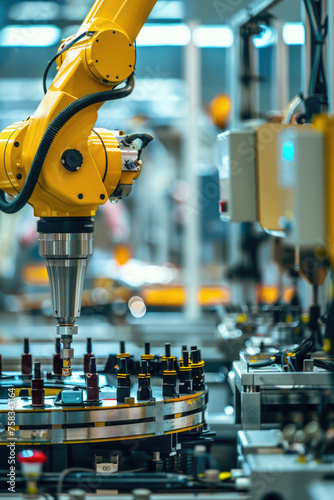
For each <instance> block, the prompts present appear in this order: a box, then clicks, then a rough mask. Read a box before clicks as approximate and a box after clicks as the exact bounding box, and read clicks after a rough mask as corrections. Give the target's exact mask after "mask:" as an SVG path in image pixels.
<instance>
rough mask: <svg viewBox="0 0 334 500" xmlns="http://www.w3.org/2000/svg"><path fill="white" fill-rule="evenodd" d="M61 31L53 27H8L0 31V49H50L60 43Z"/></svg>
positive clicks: (35, 25) (36, 25)
mask: <svg viewBox="0 0 334 500" xmlns="http://www.w3.org/2000/svg"><path fill="white" fill-rule="evenodd" d="M60 35H61V31H60V29H59V28H58V27H57V26H53V25H48V26H46V25H38V24H32V25H29V26H28V25H24V26H20V25H14V24H13V25H10V26H6V27H5V28H3V29H2V30H1V31H0V46H1V47H51V46H52V45H55V44H57V43H58V42H59V41H60V38H61V37H60Z"/></svg>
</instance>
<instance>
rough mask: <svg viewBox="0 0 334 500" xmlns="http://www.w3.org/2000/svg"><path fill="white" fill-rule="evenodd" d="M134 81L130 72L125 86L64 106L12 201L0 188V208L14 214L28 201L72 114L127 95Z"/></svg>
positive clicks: (51, 124) (44, 136)
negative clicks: (50, 153) (58, 136)
mask: <svg viewBox="0 0 334 500" xmlns="http://www.w3.org/2000/svg"><path fill="white" fill-rule="evenodd" d="M134 83H135V77H134V73H132V75H131V76H130V77H129V78H128V79H127V81H126V86H125V87H124V88H121V89H116V90H115V89H113V90H109V91H108V90H107V91H103V92H96V93H95V94H90V95H87V96H84V97H81V98H80V99H77V100H76V101H74V102H72V103H71V104H69V105H68V106H66V108H64V109H63V110H62V111H61V112H60V113H59V114H58V115H57V116H56V118H54V119H53V120H52V122H51V123H50V124H49V125H48V127H47V129H46V131H45V133H44V135H43V138H42V140H41V142H40V144H39V146H38V149H37V152H36V154H35V157H34V159H33V162H32V164H31V167H30V170H29V173H28V175H27V178H26V180H25V183H24V184H23V187H22V189H21V191H20V193H19V194H18V195H17V197H16V198H15V199H14V200H13V201H11V202H8V201H7V200H6V198H5V193H4V192H3V191H1V190H0V210H1V211H2V212H4V213H6V214H15V213H17V212H19V211H20V210H21V209H22V208H23V207H24V206H25V205H26V204H27V203H28V201H29V199H30V197H31V195H32V193H33V191H34V189H35V187H36V184H37V182H38V178H39V176H40V173H41V170H42V168H43V165H44V162H45V159H46V157H47V154H48V152H49V150H50V148H51V146H52V144H53V141H54V139H55V137H56V135H57V134H58V132H59V131H60V130H61V129H62V127H63V126H64V125H65V124H66V123H67V122H68V121H69V120H70V119H71V118H72V117H73V116H75V115H76V114H77V113H79V111H82V110H83V109H85V108H87V107H88V106H92V105H94V104H98V103H101V102H107V101H113V100H116V99H122V98H124V97H127V96H129V95H130V94H131V92H132V91H133V89H134Z"/></svg>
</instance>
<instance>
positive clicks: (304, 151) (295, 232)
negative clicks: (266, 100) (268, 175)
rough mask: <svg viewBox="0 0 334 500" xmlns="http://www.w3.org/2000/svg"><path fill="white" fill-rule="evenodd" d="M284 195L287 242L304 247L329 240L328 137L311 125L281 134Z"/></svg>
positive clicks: (320, 244)
mask: <svg viewBox="0 0 334 500" xmlns="http://www.w3.org/2000/svg"><path fill="white" fill-rule="evenodd" d="M278 154H279V182H280V184H281V186H282V187H283V188H286V189H287V193H288V195H287V196H285V197H283V199H282V203H283V206H282V216H281V219H280V226H281V228H282V230H284V232H285V233H286V235H287V242H288V243H290V244H292V245H299V246H302V247H314V246H322V247H325V244H326V209H325V141H324V136H323V134H322V132H319V131H318V130H315V129H313V128H311V127H302V126H300V127H291V128H288V129H287V130H285V131H284V132H282V133H281V134H280V135H279V138H278Z"/></svg>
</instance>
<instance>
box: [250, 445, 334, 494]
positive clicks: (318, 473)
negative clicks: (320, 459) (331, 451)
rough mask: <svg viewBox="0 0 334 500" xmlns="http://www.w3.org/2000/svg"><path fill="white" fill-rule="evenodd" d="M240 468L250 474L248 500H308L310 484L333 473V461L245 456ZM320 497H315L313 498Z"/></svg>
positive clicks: (274, 456) (273, 456) (283, 456)
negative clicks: (327, 462) (317, 461)
mask: <svg viewBox="0 0 334 500" xmlns="http://www.w3.org/2000/svg"><path fill="white" fill-rule="evenodd" d="M244 470H246V471H247V475H249V477H250V480H251V481H250V491H249V497H250V498H251V499H252V500H263V499H265V498H268V499H269V498H273V499H274V498H277V499H278V498H279V499H281V498H282V499H284V500H296V499H301V498H303V499H304V500H312V497H311V496H310V492H309V491H310V486H311V484H312V483H313V482H316V481H321V480H324V479H325V477H326V476H328V475H331V474H332V473H333V464H332V463H329V464H322V463H316V462H315V461H313V460H309V461H307V462H306V463H301V462H300V461H299V456H298V455H297V454H286V455H276V454H274V455H271V454H263V455H261V454H258V455H248V457H247V459H246V464H245V465H244ZM318 499H319V500H324V499H323V497H321V496H319V497H317V500H318Z"/></svg>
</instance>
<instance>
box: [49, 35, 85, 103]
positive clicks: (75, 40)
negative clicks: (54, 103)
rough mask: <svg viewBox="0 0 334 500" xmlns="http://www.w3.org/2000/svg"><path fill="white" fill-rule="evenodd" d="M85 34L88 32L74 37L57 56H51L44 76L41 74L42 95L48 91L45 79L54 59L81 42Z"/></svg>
mask: <svg viewBox="0 0 334 500" xmlns="http://www.w3.org/2000/svg"><path fill="white" fill-rule="evenodd" d="M87 33H88V31H85V32H84V33H80V35H78V36H76V37H75V38H74V39H73V40H72V41H71V42H70V43H68V44H67V45H65V47H64V48H63V49H61V50H60V51H59V52H57V54H56V55H55V56H53V58H52V59H51V60H50V61H49V62H48V64H47V66H46V68H45V71H44V74H43V90H44V94H46V93H47V91H48V89H47V87H46V79H47V77H48V73H49V71H50V68H51V66H52V64H53V63H54V62H55V60H56V59H58V57H59V56H61V54H63V53H64V52H66V51H67V50H68V49H70V48H71V47H72V46H73V45H74V44H75V43H77V42H78V41H79V40H81V38H83V37H84V36H86V35H87Z"/></svg>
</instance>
